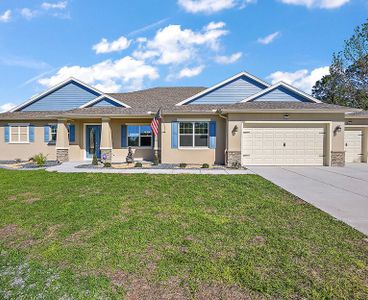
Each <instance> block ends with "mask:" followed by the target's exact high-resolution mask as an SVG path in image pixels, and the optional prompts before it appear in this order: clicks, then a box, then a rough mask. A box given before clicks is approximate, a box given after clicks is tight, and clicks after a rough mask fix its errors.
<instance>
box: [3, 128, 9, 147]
mask: <svg viewBox="0 0 368 300" xmlns="http://www.w3.org/2000/svg"><path fill="white" fill-rule="evenodd" d="M4 140H5V143H9V126H8V125H5V127H4Z"/></svg>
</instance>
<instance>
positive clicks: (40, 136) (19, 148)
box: [0, 120, 56, 161]
mask: <svg viewBox="0 0 368 300" xmlns="http://www.w3.org/2000/svg"><path fill="white" fill-rule="evenodd" d="M12 123H14V124H15V123H18V124H21V123H25V124H31V125H34V142H33V143H26V144H11V143H5V137H4V133H5V130H4V127H5V126H6V125H8V124H12ZM51 123H56V121H55V120H45V121H28V120H24V121H9V122H3V121H2V122H0V160H15V159H21V160H24V161H25V160H28V159H30V158H31V157H33V156H34V155H36V154H39V153H43V154H44V155H47V159H48V160H55V159H56V150H55V145H48V144H47V143H45V142H44V126H45V125H47V124H51Z"/></svg>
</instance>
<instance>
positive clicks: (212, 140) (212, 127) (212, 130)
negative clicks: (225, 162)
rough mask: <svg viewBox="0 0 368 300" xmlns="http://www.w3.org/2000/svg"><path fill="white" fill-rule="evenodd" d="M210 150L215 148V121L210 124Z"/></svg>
mask: <svg viewBox="0 0 368 300" xmlns="http://www.w3.org/2000/svg"><path fill="white" fill-rule="evenodd" d="M210 148H211V149H215V148H216V121H211V122H210Z"/></svg>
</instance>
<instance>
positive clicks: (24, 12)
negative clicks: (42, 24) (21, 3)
mask: <svg viewBox="0 0 368 300" xmlns="http://www.w3.org/2000/svg"><path fill="white" fill-rule="evenodd" d="M20 14H21V16H22V17H24V18H26V19H28V20H30V19H32V18H34V17H36V16H37V15H38V11H37V10H32V9H29V8H22V9H21V10H20Z"/></svg>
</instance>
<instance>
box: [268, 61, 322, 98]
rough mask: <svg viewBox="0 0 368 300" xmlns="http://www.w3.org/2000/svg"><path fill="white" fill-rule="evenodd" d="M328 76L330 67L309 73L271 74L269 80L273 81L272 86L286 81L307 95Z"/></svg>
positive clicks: (302, 71)
mask: <svg viewBox="0 0 368 300" xmlns="http://www.w3.org/2000/svg"><path fill="white" fill-rule="evenodd" d="M328 74H329V67H328V66H326V67H320V68H316V69H313V70H312V71H308V70H307V69H302V70H298V71H295V72H282V71H277V72H274V73H272V74H270V75H269V76H268V77H267V78H268V79H270V80H271V82H272V84H274V83H276V82H279V81H284V82H286V83H289V84H291V85H293V86H295V87H297V88H299V89H301V90H303V91H305V92H307V93H310V92H311V91H312V87H313V86H314V84H315V83H316V81H318V80H320V79H321V78H322V77H323V76H325V75H328Z"/></svg>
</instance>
